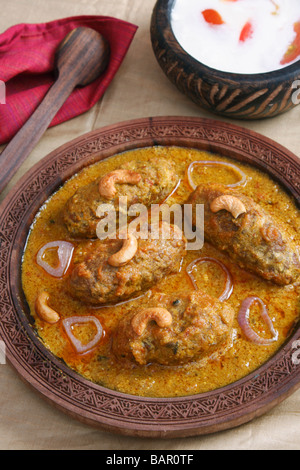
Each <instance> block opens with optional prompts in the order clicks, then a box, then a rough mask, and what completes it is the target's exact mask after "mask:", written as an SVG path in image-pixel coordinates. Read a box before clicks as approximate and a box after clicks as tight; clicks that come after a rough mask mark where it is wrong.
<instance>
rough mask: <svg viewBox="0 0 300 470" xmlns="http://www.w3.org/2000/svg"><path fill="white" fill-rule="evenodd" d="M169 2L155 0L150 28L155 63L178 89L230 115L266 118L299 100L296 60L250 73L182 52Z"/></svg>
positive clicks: (206, 106)
mask: <svg viewBox="0 0 300 470" xmlns="http://www.w3.org/2000/svg"><path fill="white" fill-rule="evenodd" d="M173 4H174V0H157V2H156V5H155V7H154V10H153V13H152V18H151V28H150V32H151V41H152V46H153V50H154V54H155V56H156V59H157V61H158V63H159V65H160V66H161V68H162V70H163V71H164V73H165V74H166V76H167V77H168V78H169V79H170V81H171V82H172V83H173V84H174V85H175V86H176V87H177V88H178V89H179V90H180V91H181V92H182V93H184V94H185V95H186V96H188V97H189V98H190V99H191V100H192V101H194V102H195V103H196V104H198V105H199V106H201V107H202V108H204V109H206V110H208V111H212V112H213V113H215V114H218V115H222V116H227V117H229V118H234V119H263V118H269V117H273V116H277V115H279V114H281V113H284V112H286V111H288V110H290V109H292V108H294V107H295V106H296V104H297V103H298V102H299V100H297V99H295V93H296V94H297V91H296V90H295V85H294V88H293V84H295V81H296V80H297V79H298V78H299V74H300V61H297V62H296V63H294V64H292V65H290V66H287V67H285V68H283V69H281V70H277V71H274V72H268V73H262V74H253V75H246V74H245V75H244V74H234V73H228V72H221V71H219V70H216V69H213V68H211V67H207V66H206V65H204V64H203V63H201V62H199V61H197V60H195V59H194V58H193V57H191V56H190V55H189V54H188V53H186V52H185V51H184V49H183V48H182V47H181V46H180V44H179V43H178V41H177V40H176V38H175V36H174V34H173V31H172V27H171V24H170V12H171V10H172V6H173ZM203 41H205V38H203ZM293 96H294V99H293ZM296 98H297V97H296Z"/></svg>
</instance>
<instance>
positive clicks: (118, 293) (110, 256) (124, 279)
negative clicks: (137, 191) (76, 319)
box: [68, 222, 186, 305]
mask: <svg viewBox="0 0 300 470" xmlns="http://www.w3.org/2000/svg"><path fill="white" fill-rule="evenodd" d="M145 232H147V233H145ZM141 236H142V237H143V238H136V237H135V236H134V235H132V234H129V235H128V237H127V238H126V239H123V240H120V239H112V240H111V239H108V240H93V241H89V242H83V243H82V244H81V245H80V246H79V247H77V249H76V250H75V252H74V268H73V270H72V272H71V274H70V278H69V281H68V287H69V291H70V294H71V295H72V296H73V297H75V298H77V299H79V300H81V301H82V302H85V303H87V304H94V305H101V304H110V303H118V302H120V301H123V300H126V299H128V298H130V297H134V296H137V295H139V294H141V293H143V292H144V291H145V290H147V289H149V288H150V287H152V286H153V285H155V284H156V283H157V282H158V281H160V280H161V279H162V278H163V277H165V276H167V275H168V274H171V273H176V272H178V271H179V269H180V264H181V261H182V258H183V256H184V255H185V252H186V240H185V237H184V235H183V233H182V231H181V230H180V229H179V228H178V227H177V226H176V225H170V224H167V223H166V222H160V223H158V224H153V225H151V226H148V227H147V229H144V231H143V232H141Z"/></svg>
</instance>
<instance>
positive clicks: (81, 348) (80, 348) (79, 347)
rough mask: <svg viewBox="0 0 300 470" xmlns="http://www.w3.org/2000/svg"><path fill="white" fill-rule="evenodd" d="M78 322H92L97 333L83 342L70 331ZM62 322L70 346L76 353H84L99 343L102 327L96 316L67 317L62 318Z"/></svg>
mask: <svg viewBox="0 0 300 470" xmlns="http://www.w3.org/2000/svg"><path fill="white" fill-rule="evenodd" d="M79 323H94V325H95V326H96V328H97V333H96V334H95V336H94V338H93V339H92V340H91V341H89V342H88V343H86V344H83V343H82V342H81V341H80V340H79V339H77V338H75V336H74V335H73V333H72V326H73V325H77V324H79ZM62 324H63V327H64V329H65V332H66V334H67V336H68V338H69V340H70V342H71V344H72V346H73V347H74V349H75V351H76V352H77V353H78V354H84V353H86V352H88V351H90V350H91V349H93V348H94V347H95V346H96V345H97V344H98V343H99V341H100V339H101V338H102V334H103V328H102V326H101V323H100V321H99V320H98V318H96V317H94V316H85V317H80V316H74V317H68V318H65V319H64V320H62Z"/></svg>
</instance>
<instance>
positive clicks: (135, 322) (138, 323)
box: [131, 307, 172, 336]
mask: <svg viewBox="0 0 300 470" xmlns="http://www.w3.org/2000/svg"><path fill="white" fill-rule="evenodd" d="M150 320H154V321H155V322H156V323H157V324H158V326H159V327H161V328H164V327H166V326H170V325H171V324H172V315H171V313H170V312H169V311H168V310H167V309H165V308H161V307H153V308H145V309H143V310H141V311H140V312H138V313H137V314H136V315H134V317H133V318H132V320H131V326H132V328H133V330H134V332H135V333H136V334H137V335H138V336H141V335H142V334H143V333H144V331H145V329H146V327H147V324H148V322H149V321H150Z"/></svg>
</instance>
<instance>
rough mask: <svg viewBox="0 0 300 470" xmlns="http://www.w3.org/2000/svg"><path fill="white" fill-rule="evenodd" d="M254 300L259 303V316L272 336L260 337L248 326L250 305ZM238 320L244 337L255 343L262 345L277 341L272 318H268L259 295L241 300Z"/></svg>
mask: <svg viewBox="0 0 300 470" xmlns="http://www.w3.org/2000/svg"><path fill="white" fill-rule="evenodd" d="M254 302H258V303H259V304H260V307H261V317H262V319H263V320H264V322H265V323H266V325H267V326H268V328H269V330H270V332H271V334H272V338H270V339H267V338H262V337H261V336H259V335H258V334H257V333H255V331H253V329H252V328H251V326H250V323H249V314H250V307H251V305H252V304H253V303H254ZM238 322H239V325H240V327H241V329H242V331H243V333H244V335H245V336H246V338H247V339H248V340H249V341H252V342H253V343H255V344H261V345H263V346H264V345H268V344H271V343H273V342H274V341H277V339H278V332H277V331H276V330H275V329H274V326H273V323H272V320H271V319H270V317H269V315H268V311H267V307H266V306H265V304H264V302H263V301H262V300H261V299H260V298H259V297H247V298H246V299H245V300H244V301H243V302H242V305H241V307H240V310H239V313H238Z"/></svg>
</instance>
